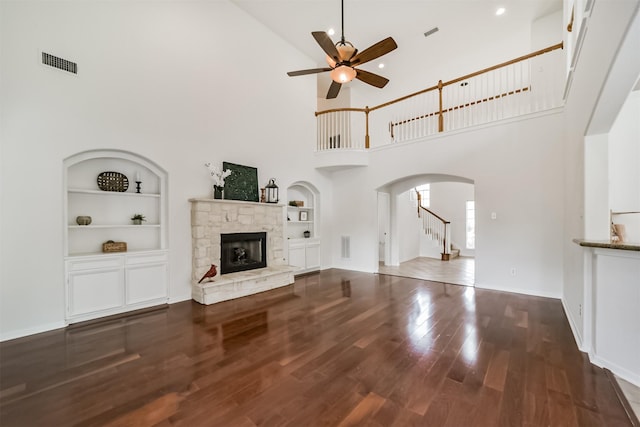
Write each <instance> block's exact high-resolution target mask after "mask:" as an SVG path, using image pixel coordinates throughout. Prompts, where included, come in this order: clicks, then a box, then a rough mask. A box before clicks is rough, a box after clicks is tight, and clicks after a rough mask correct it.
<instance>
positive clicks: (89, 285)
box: [67, 268, 124, 317]
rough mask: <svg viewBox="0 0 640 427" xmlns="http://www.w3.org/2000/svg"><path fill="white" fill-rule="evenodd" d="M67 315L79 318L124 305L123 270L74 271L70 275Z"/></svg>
mask: <svg viewBox="0 0 640 427" xmlns="http://www.w3.org/2000/svg"><path fill="white" fill-rule="evenodd" d="M68 281H69V293H68V298H69V302H68V305H67V311H68V313H67V315H68V316H69V317H72V316H78V315H81V314H87V313H92V312H99V311H103V310H109V309H114V308H119V307H122V306H123V305H124V295H123V289H124V277H123V274H122V269H121V268H113V269H102V270H85V271H82V270H80V271H73V272H70V273H69V275H68Z"/></svg>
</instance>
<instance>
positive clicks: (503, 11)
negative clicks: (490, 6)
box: [496, 7, 507, 16]
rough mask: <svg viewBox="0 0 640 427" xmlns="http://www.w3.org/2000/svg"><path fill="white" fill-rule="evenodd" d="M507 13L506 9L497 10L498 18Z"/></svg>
mask: <svg viewBox="0 0 640 427" xmlns="http://www.w3.org/2000/svg"><path fill="white" fill-rule="evenodd" d="M506 11H507V9H505V8H504V7H499V8H497V9H496V16H500V15H503V14H504V13H505V12H506Z"/></svg>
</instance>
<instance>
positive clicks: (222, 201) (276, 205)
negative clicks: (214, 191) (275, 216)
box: [189, 198, 285, 208]
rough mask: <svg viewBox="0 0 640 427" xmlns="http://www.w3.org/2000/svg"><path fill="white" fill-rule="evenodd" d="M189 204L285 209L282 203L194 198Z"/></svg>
mask: <svg viewBox="0 0 640 427" xmlns="http://www.w3.org/2000/svg"><path fill="white" fill-rule="evenodd" d="M189 202H191V203H194V202H198V203H200V202H201V203H215V204H221V205H226V204H229V205H248V206H266V207H279V208H283V207H285V205H283V204H280V203H259V202H247V201H244V200H226V199H206V198H194V199H189Z"/></svg>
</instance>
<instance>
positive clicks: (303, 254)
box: [287, 182, 320, 274]
mask: <svg viewBox="0 0 640 427" xmlns="http://www.w3.org/2000/svg"><path fill="white" fill-rule="evenodd" d="M287 201H288V203H287V239H288V243H289V245H288V246H289V251H288V255H289V256H288V260H289V265H292V266H294V267H298V268H300V270H298V271H297V272H296V273H297V274H300V273H307V272H310V271H315V270H319V269H320V239H319V236H320V232H319V230H320V227H319V221H318V219H319V218H318V213H319V209H318V207H319V202H320V197H319V194H318V191H317V190H316V188H315V186H313V185H312V184H310V183H307V182H296V183H294V184H292V185H290V186H289V187H288V188H287ZM293 204H295V206H292V205H293ZM305 232H307V233H306V234H308V236H305Z"/></svg>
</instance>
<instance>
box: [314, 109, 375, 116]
mask: <svg viewBox="0 0 640 427" xmlns="http://www.w3.org/2000/svg"><path fill="white" fill-rule="evenodd" d="M340 111H355V112H358V113H367V114H368V113H369V111H370V110H369V108H332V109H331V110H322V111H316V112H315V115H316V117H317V116H319V115H321V114H329V113H338V112H340Z"/></svg>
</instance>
